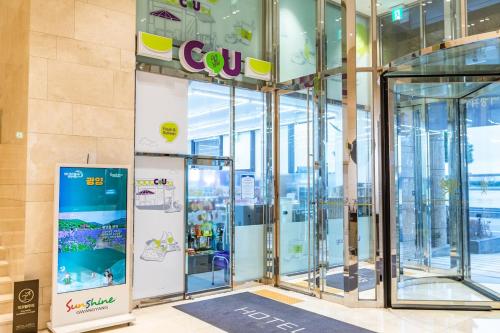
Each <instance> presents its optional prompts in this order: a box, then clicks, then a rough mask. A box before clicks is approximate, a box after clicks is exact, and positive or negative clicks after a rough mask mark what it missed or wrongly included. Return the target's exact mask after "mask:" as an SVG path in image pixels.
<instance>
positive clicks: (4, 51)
mask: <svg viewBox="0 0 500 333" xmlns="http://www.w3.org/2000/svg"><path fill="white" fill-rule="evenodd" d="M29 5H30V2H29V1H26V0H23V1H4V0H0V50H1V51H0V261H1V266H2V267H5V266H6V267H7V269H6V270H4V269H2V273H1V276H0V279H1V281H5V283H4V282H1V281H0V289H1V290H2V293H1V294H0V296H1V297H3V298H6V297H8V296H9V293H10V292H11V288H9V287H10V285H11V281H12V280H17V279H22V277H23V272H24V267H23V260H22V259H23V249H24V227H25V220H24V212H25V195H26V191H25V188H26V127H27V114H28V111H27V110H28V65H29V57H28V48H29V45H28V42H29V16H30V15H29V10H30V7H29ZM5 284H8V285H7V286H5ZM5 293H7V294H5ZM4 310H5V309H3V310H1V311H0V313H1V314H3V311H4ZM7 310H8V307H7ZM2 326H3V323H2V322H1V321H0V329H1V328H2Z"/></svg>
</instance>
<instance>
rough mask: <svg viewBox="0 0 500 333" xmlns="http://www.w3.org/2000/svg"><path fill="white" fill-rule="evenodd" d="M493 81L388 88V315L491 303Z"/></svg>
mask: <svg viewBox="0 0 500 333" xmlns="http://www.w3.org/2000/svg"><path fill="white" fill-rule="evenodd" d="M497 80H498V77H469V76H463V77H462V76H460V77H458V76H450V77H431V76H429V77H392V78H389V79H388V94H387V96H388V100H387V106H388V110H387V111H388V126H389V161H391V162H390V164H389V165H390V168H389V169H390V171H389V180H390V191H389V192H390V221H391V230H390V231H391V249H392V272H391V273H392V280H391V298H392V304H393V306H407V305H417V306H418V305H421V306H429V305H454V306H464V307H486V308H497V307H498V306H499V304H500V303H499V300H500V195H499V193H500V154H498V151H499V148H500V84H499V83H498V82H497Z"/></svg>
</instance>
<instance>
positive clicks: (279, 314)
mask: <svg viewBox="0 0 500 333" xmlns="http://www.w3.org/2000/svg"><path fill="white" fill-rule="evenodd" d="M175 308H176V309H178V310H180V311H182V312H185V313H187V314H189V315H191V316H193V317H195V318H198V319H200V320H203V321H205V322H207V323H209V324H211V325H213V326H215V327H217V328H219V329H221V330H224V331H226V332H229V333H283V332H294V333H312V332H325V333H326V332H328V333H336V332H338V333H340V332H342V333H368V332H372V331H369V330H366V329H364V328H361V327H358V326H354V325H351V324H348V323H346V322H343V321H339V320H336V319H333V318H329V317H326V316H322V315H319V314H316V313H313V312H310V311H306V310H302V309H300V308H297V307H294V306H291V305H287V304H284V303H281V302H277V301H274V300H272V299H269V298H266V297H262V296H259V295H255V294H252V293H248V292H245V293H240V294H234V295H230V296H224V297H218V298H214V299H210V300H206V301H199V302H192V303H188V304H183V305H178V306H175Z"/></svg>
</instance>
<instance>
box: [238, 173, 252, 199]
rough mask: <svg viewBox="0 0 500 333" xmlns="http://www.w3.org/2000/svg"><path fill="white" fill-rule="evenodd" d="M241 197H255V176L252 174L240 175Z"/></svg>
mask: <svg viewBox="0 0 500 333" xmlns="http://www.w3.org/2000/svg"><path fill="white" fill-rule="evenodd" d="M241 199H243V200H253V199H255V176H253V175H243V176H241Z"/></svg>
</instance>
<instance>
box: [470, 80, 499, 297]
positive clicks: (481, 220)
mask: <svg viewBox="0 0 500 333" xmlns="http://www.w3.org/2000/svg"><path fill="white" fill-rule="evenodd" d="M465 103H466V104H465V106H466V110H467V122H466V125H467V136H466V138H467V142H466V157H465V162H466V163H467V183H468V191H467V195H468V198H469V216H467V217H466V220H467V221H468V229H469V237H468V243H467V248H468V249H469V252H470V253H469V265H468V270H467V272H466V275H467V278H469V279H470V280H471V281H472V282H473V283H475V284H479V285H480V286H481V287H482V288H484V289H486V290H487V291H489V292H490V293H491V294H493V295H495V296H496V297H497V298H499V297H500V241H498V239H500V154H492V153H491V152H492V150H491V147H495V146H498V145H499V144H500V84H497V83H494V84H492V85H490V86H489V87H487V88H486V89H483V91H480V93H478V94H476V95H475V96H473V97H472V98H470V99H468V100H465Z"/></svg>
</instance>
